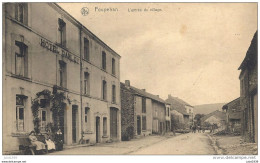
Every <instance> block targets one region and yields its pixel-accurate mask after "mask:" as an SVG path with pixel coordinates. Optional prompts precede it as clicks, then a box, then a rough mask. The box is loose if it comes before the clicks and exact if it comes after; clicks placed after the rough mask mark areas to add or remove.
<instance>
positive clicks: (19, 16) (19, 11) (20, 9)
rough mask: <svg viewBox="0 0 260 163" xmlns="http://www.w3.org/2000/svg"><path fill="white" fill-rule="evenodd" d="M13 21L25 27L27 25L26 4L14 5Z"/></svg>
mask: <svg viewBox="0 0 260 163" xmlns="http://www.w3.org/2000/svg"><path fill="white" fill-rule="evenodd" d="M15 19H16V20H17V21H19V22H21V23H23V24H25V25H28V4H27V3H16V4H15Z"/></svg>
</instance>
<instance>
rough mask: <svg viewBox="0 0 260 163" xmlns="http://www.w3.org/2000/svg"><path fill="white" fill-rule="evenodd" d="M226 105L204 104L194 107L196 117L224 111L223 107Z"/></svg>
mask: <svg viewBox="0 0 260 163" xmlns="http://www.w3.org/2000/svg"><path fill="white" fill-rule="evenodd" d="M223 105H225V103H216V104H204V105H196V106H194V115H196V114H209V113H211V112H213V111H215V110H219V111H222V106H223Z"/></svg>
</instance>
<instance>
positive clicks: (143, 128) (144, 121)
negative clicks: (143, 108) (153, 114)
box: [142, 116, 146, 130]
mask: <svg viewBox="0 0 260 163" xmlns="http://www.w3.org/2000/svg"><path fill="white" fill-rule="evenodd" d="M142 130H146V116H142Z"/></svg>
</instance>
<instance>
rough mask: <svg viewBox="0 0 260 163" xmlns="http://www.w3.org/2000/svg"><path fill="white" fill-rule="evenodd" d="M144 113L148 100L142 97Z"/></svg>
mask: <svg viewBox="0 0 260 163" xmlns="http://www.w3.org/2000/svg"><path fill="white" fill-rule="evenodd" d="M142 113H146V100H145V97H142Z"/></svg>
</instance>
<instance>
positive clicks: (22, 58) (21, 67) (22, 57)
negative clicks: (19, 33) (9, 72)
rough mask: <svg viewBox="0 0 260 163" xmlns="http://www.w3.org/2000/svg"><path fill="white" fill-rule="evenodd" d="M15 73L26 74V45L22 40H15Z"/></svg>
mask: <svg viewBox="0 0 260 163" xmlns="http://www.w3.org/2000/svg"><path fill="white" fill-rule="evenodd" d="M15 48H16V49H15V74H16V75H19V76H24V77H25V76H27V69H28V68H27V67H28V66H27V65H28V60H27V58H28V57H27V49H28V48H27V46H26V45H25V44H24V43H23V42H19V41H15Z"/></svg>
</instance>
